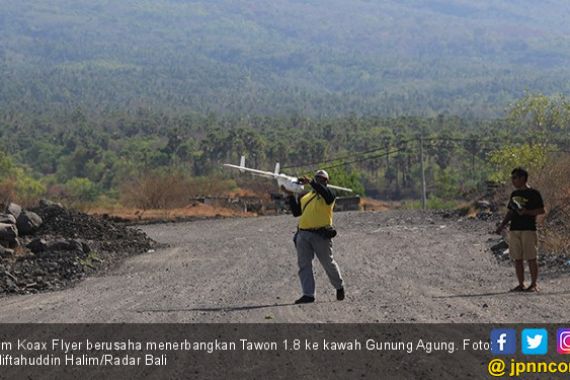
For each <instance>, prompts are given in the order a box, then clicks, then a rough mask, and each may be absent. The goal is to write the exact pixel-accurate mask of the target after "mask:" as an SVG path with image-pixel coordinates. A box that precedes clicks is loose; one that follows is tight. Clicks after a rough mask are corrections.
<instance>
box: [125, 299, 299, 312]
mask: <svg viewBox="0 0 570 380" xmlns="http://www.w3.org/2000/svg"><path fill="white" fill-rule="evenodd" d="M282 306H295V304H294V303H293V302H291V303H279V304H277V303H274V304H271V305H250V306H221V307H194V308H180V309H176V308H172V309H139V310H135V311H136V312H137V313H149V312H150V313H152V312H154V313H173V312H180V311H213V312H216V311H244V310H254V309H266V308H272V307H282Z"/></svg>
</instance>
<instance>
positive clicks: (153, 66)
mask: <svg viewBox="0 0 570 380" xmlns="http://www.w3.org/2000/svg"><path fill="white" fill-rule="evenodd" d="M569 10H570V9H569V5H568V3H567V2H566V1H563V0H553V1H542V2H535V1H529V0H524V1H516V2H511V1H493V0H483V1H477V2H469V1H463V0H454V1H437V0H407V1H364V0H356V1H350V2H346V1H341V0H277V1H271V2H267V1H261V0H242V1H229V0H220V1H176V0H153V1H149V0H142V1H140V0H137V1H135V0H125V1H120V2H116V1H95V2H93V1H87V0H51V1H49V2H45V1H41V0H30V1H26V2H15V1H8V0H0V32H1V33H0V81H1V83H0V84H1V85H0V105H1V106H2V109H4V110H5V111H6V110H7V111H10V112H26V113H30V112H31V113H34V114H40V115H44V114H46V113H50V114H53V113H57V112H59V111H60V110H62V109H67V110H73V109H75V108H76V107H77V106H81V107H82V108H83V110H84V112H86V113H90V114H100V113H111V112H114V111H117V110H121V111H122V110H125V109H128V110H136V109H138V108H146V109H148V108H151V109H153V110H154V111H166V112H180V113H196V114H201V115H205V114H208V113H216V114H225V115H235V114H241V115H289V114H291V113H296V114H300V115H303V116H326V117H331V116H342V115H348V114H349V113H351V112H354V113H356V114H363V115H382V116H400V115H402V114H415V115H426V116H436V115H437V114H439V113H446V112H448V113H451V114H455V115H463V116H475V117H478V118H480V117H494V116H498V115H501V114H502V113H503V111H504V110H505V108H506V107H507V106H508V105H509V103H511V102H513V101H514V100H516V99H519V98H520V97H522V96H523V95H524V91H525V90H530V91H531V92H543V93H546V94H550V93H568V92H569V90H570V81H568V78H569V77H570V75H569V74H570V66H568V65H567V63H568V62H569V61H570V37H569V36H570V26H569V25H570V24H569V23H568V22H567V16H568V14H570V12H569Z"/></svg>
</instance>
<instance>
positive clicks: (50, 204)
mask: <svg viewBox="0 0 570 380" xmlns="http://www.w3.org/2000/svg"><path fill="white" fill-rule="evenodd" d="M40 207H54V208H60V209H63V205H62V204H61V203H57V202H52V201H50V200H48V199H40Z"/></svg>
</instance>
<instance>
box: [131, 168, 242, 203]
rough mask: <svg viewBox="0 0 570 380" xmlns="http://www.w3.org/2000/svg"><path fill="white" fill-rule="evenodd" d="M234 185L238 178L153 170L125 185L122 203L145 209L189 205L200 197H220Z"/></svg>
mask: <svg viewBox="0 0 570 380" xmlns="http://www.w3.org/2000/svg"><path fill="white" fill-rule="evenodd" d="M234 187H235V182H234V181H232V180H224V179H221V178H217V177H197V178H189V177H187V176H185V175H183V174H181V173H178V172H167V173H156V172H151V173H147V174H144V175H141V176H140V177H138V178H135V179H132V180H130V181H127V182H125V183H124V184H123V185H122V186H121V203H122V204H123V205H125V206H130V207H138V208H141V209H143V210H149V209H173V208H179V207H184V206H186V205H188V203H190V200H191V199H192V198H195V197H197V196H220V195H222V194H225V193H226V192H228V191H229V190H231V189H233V188H234Z"/></svg>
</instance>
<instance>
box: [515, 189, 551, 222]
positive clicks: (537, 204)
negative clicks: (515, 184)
mask: <svg viewBox="0 0 570 380" xmlns="http://www.w3.org/2000/svg"><path fill="white" fill-rule="evenodd" d="M507 207H508V208H509V209H510V210H512V211H513V216H512V218H511V231H536V216H530V215H519V214H518V213H517V212H516V210H517V209H519V208H524V209H527V210H535V209H537V208H542V207H544V203H543V201H542V196H541V195H540V193H539V192H538V190H535V189H531V188H527V189H522V190H515V191H513V192H512V193H511V198H510V200H509V205H508V206H507Z"/></svg>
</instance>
